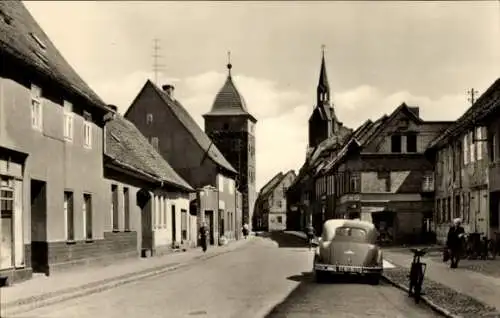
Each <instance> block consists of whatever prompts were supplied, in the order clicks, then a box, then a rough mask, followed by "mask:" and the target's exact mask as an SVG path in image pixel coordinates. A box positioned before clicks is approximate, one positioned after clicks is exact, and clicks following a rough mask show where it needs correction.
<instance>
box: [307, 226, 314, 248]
mask: <svg viewBox="0 0 500 318" xmlns="http://www.w3.org/2000/svg"><path fill="white" fill-rule="evenodd" d="M306 234H307V244H309V249H312V246H313V244H312V243H313V240H314V236H315V232H314V227H313V226H312V225H309V226H308V227H307V229H306Z"/></svg>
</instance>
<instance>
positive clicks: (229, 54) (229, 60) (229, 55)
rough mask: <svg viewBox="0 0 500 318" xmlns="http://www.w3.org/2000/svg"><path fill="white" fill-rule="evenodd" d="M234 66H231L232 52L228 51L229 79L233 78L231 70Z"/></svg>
mask: <svg viewBox="0 0 500 318" xmlns="http://www.w3.org/2000/svg"><path fill="white" fill-rule="evenodd" d="M232 68H233V64H231V51H227V77H229V78H230V77H231V69H232Z"/></svg>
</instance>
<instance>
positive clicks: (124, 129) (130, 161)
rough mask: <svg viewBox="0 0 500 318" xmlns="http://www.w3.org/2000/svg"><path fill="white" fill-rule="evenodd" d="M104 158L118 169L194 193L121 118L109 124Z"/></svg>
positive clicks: (133, 127)
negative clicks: (117, 166)
mask: <svg viewBox="0 0 500 318" xmlns="http://www.w3.org/2000/svg"><path fill="white" fill-rule="evenodd" d="M105 155H106V156H108V157H109V158H111V159H112V161H113V163H115V164H117V165H119V166H122V167H124V168H128V169H130V170H133V171H135V172H139V173H141V174H143V175H145V176H147V177H150V178H152V179H154V180H157V181H162V182H166V183H168V184H170V185H172V186H175V187H177V188H181V189H184V190H188V191H194V190H193V188H192V187H191V186H190V185H189V184H188V183H187V182H186V181H185V180H184V179H183V178H182V177H180V176H179V175H178V174H177V173H176V172H175V170H174V169H173V168H172V167H171V166H170V165H169V164H168V163H167V162H166V161H165V160H164V159H163V157H162V156H161V155H160V154H159V153H158V152H157V151H156V150H155V149H154V148H153V146H152V145H151V144H150V143H149V142H148V141H147V139H146V137H144V135H142V133H141V132H140V131H139V129H137V127H136V126H135V125H134V124H133V123H131V122H130V121H128V120H127V119H125V118H123V117H122V116H120V115H118V114H116V115H115V118H114V119H113V120H111V121H109V122H107V123H106V153H105Z"/></svg>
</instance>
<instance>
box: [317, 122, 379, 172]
mask: <svg viewBox="0 0 500 318" xmlns="http://www.w3.org/2000/svg"><path fill="white" fill-rule="evenodd" d="M387 118H388V117H387V116H386V115H384V116H382V117H381V118H379V119H378V120H376V121H375V122H372V121H371V120H367V121H365V122H364V123H363V124H362V125H361V126H359V127H358V128H357V129H356V130H355V131H354V132H353V133H352V134H351V136H350V137H349V138H347V139H346V141H345V143H344V144H343V145H342V148H341V149H340V150H339V151H338V152H337V153H336V154H335V156H333V157H332V158H331V159H330V160H329V162H328V164H327V165H326V166H325V167H324V169H323V172H324V173H326V172H328V171H330V170H331V169H332V168H333V167H335V165H336V164H337V163H338V162H339V161H340V160H341V159H342V158H343V157H344V156H345V155H346V154H347V153H348V152H349V150H350V149H352V148H351V147H352V146H357V147H362V146H363V145H365V144H366V143H367V142H368V141H369V139H371V137H372V136H373V134H375V133H376V132H377V131H378V130H379V129H380V127H382V126H383V123H384V122H385V121H386V120H387Z"/></svg>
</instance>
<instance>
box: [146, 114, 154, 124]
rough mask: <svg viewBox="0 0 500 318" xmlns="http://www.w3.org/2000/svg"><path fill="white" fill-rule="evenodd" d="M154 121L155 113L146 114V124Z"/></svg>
mask: <svg viewBox="0 0 500 318" xmlns="http://www.w3.org/2000/svg"><path fill="white" fill-rule="evenodd" d="M152 123H153V114H147V115H146V124H148V125H151V124H152Z"/></svg>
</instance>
